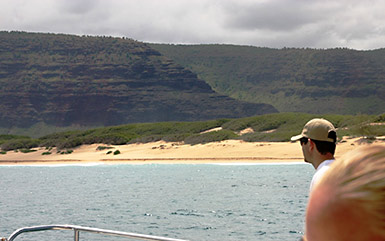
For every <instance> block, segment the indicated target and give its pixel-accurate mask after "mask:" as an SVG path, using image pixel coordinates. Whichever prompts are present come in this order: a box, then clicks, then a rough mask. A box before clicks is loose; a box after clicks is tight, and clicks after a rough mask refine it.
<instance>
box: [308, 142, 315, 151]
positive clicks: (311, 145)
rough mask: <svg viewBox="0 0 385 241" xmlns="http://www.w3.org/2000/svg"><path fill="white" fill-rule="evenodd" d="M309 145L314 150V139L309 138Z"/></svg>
mask: <svg viewBox="0 0 385 241" xmlns="http://www.w3.org/2000/svg"><path fill="white" fill-rule="evenodd" d="M309 147H310V150H313V149H314V147H315V143H314V141H312V139H309Z"/></svg>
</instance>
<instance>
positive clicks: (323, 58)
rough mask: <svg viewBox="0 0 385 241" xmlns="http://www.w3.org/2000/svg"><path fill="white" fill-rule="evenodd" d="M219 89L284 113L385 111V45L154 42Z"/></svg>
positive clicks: (223, 92) (169, 55)
mask: <svg viewBox="0 0 385 241" xmlns="http://www.w3.org/2000/svg"><path fill="white" fill-rule="evenodd" d="M150 46H151V47H152V48H154V49H156V50H158V51H159V52H161V53H162V54H163V55H165V56H167V57H169V58H171V59H173V60H175V61H176V62H177V63H179V64H181V65H182V66H184V67H186V68H188V69H190V70H191V71H192V72H194V73H197V74H198V77H199V78H201V79H203V80H205V81H206V82H207V83H209V84H210V86H211V87H212V88H213V89H214V90H215V91H217V92H219V93H221V94H224V95H228V96H231V97H233V98H236V99H238V100H244V101H250V102H256V103H259V102H262V103H268V104H271V105H273V106H274V107H275V108H276V109H278V111H280V112H305V113H316V114H326V113H334V114H360V113H361V114H381V113H384V112H385V49H378V50H373V51H356V50H351V49H323V50H322V49H294V48H285V49H270V48H260V47H251V46H235V45H167V44H150Z"/></svg>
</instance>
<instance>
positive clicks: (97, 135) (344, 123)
mask: <svg viewBox="0 0 385 241" xmlns="http://www.w3.org/2000/svg"><path fill="white" fill-rule="evenodd" d="M315 117H323V118H326V119H328V120H330V121H331V122H332V123H333V124H334V125H335V127H336V128H338V130H337V134H338V137H339V139H340V140H341V138H342V136H352V137H354V136H366V137H367V138H369V139H371V138H374V137H376V136H384V135H385V114H382V115H355V116H352V115H321V116H320V115H313V114H304V113H277V114H267V115H260V116H253V117H247V118H239V119H219V120H212V121H200V122H162V123H141V124H127V125H120V126H112V127H105V128H96V129H91V130H86V131H67V132H60V133H55V134H50V135H47V136H44V137H41V138H38V139H34V138H29V137H25V136H10V135H0V144H1V149H2V150H3V154H4V153H5V152H6V151H9V150H24V151H25V150H29V149H31V148H33V147H38V146H42V147H46V148H47V149H49V148H51V147H57V148H58V149H71V148H75V147H77V146H80V145H82V144H93V143H103V144H115V145H122V144H128V143H146V142H152V141H159V140H164V141H170V142H184V143H186V144H198V143H207V142H214V141H222V140H227V139H239V140H244V141H249V142H255V141H289V140H290V137H291V136H293V135H297V134H298V133H300V132H301V130H302V127H303V126H304V124H305V123H306V122H307V121H308V120H310V119H312V118H315ZM373 123H374V124H373ZM214 128H216V129H215V131H209V132H207V131H208V130H212V129H214ZM245 129H248V130H252V131H251V132H250V131H249V132H248V133H246V134H241V132H242V131H243V130H245Z"/></svg>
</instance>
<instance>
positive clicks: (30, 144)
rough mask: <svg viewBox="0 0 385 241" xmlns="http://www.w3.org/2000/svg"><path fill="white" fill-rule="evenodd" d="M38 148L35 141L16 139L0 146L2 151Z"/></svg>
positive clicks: (37, 143)
mask: <svg viewBox="0 0 385 241" xmlns="http://www.w3.org/2000/svg"><path fill="white" fill-rule="evenodd" d="M38 146H39V141H38V140H36V139H16V140H10V141H7V142H4V143H3V144H2V145H1V149H2V150H3V151H10V150H17V149H31V148H34V147H38Z"/></svg>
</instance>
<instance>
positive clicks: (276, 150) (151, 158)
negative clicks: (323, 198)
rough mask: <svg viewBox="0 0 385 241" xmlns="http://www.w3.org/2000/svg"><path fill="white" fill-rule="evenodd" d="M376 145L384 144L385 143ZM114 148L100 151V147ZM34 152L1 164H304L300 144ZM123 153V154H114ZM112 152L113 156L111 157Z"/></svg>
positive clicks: (357, 141)
mask: <svg viewBox="0 0 385 241" xmlns="http://www.w3.org/2000/svg"><path fill="white" fill-rule="evenodd" d="M362 140H363V139H362V138H349V139H348V138H344V139H343V141H342V142H339V143H338V144H337V150H336V157H337V158H338V157H339V156H341V155H343V154H344V153H346V152H348V151H350V150H352V149H354V148H355V147H357V146H360V145H370V144H368V143H367V142H365V141H362ZM374 143H376V144H380V145H384V146H385V142H384V141H375V142H374ZM101 146H102V147H108V148H110V149H104V150H98V147H101ZM35 150H36V151H34V152H30V153H21V152H15V151H9V152H7V154H2V155H0V165H55V164H87V163H88V164H91V163H99V164H122V163H126V164H146V163H164V164H170V163H185V164H194V163H196V164H198V163H282V162H289V163H295V162H303V157H302V151H301V147H300V145H299V143H298V142H296V143H292V142H244V141H239V140H227V141H222V142H213V143H208V144H199V145H186V144H183V143H171V142H163V141H160V142H152V143H145V144H129V145H105V144H92V145H83V146H80V147H78V148H75V149H73V152H72V153H71V154H61V153H60V152H58V151H57V150H56V148H53V149H52V150H49V152H50V153H51V154H49V155H43V154H42V153H44V152H48V150H46V149H45V148H36V149H35ZM116 150H119V152H120V154H118V155H114V154H113V152H115V151H116ZM108 152H110V153H109V154H107V153H108Z"/></svg>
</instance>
